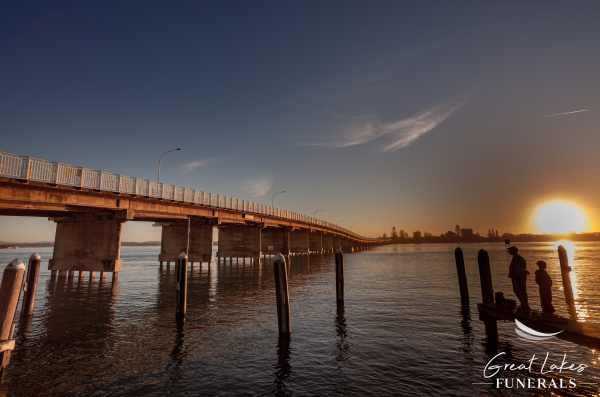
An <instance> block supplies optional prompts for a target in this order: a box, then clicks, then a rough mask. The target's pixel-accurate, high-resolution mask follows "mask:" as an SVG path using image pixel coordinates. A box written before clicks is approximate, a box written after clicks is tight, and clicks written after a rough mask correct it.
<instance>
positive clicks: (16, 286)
mask: <svg viewBox="0 0 600 397" xmlns="http://www.w3.org/2000/svg"><path fill="white" fill-rule="evenodd" d="M24 274H25V265H23V264H22V263H21V262H20V261H19V260H18V259H15V260H14V261H12V262H11V263H9V264H8V265H6V267H5V268H4V273H3V275H2V284H1V285H0V349H2V351H1V352H0V371H1V372H2V373H4V367H6V366H7V365H8V362H9V361H10V352H11V351H12V350H13V349H14V347H15V345H14V341H10V340H11V339H12V337H13V331H14V328H15V323H14V320H15V314H16V312H17V305H18V304H19V297H20V295H21V285H22V284H23V276H24Z"/></svg>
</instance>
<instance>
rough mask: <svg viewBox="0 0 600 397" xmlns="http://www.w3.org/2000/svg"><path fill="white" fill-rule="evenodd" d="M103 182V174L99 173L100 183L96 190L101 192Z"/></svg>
mask: <svg viewBox="0 0 600 397" xmlns="http://www.w3.org/2000/svg"><path fill="white" fill-rule="evenodd" d="M103 181H104V172H103V171H100V183H99V185H100V186H98V190H102V182H103Z"/></svg>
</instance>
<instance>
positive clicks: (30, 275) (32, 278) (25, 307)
mask: <svg viewBox="0 0 600 397" xmlns="http://www.w3.org/2000/svg"><path fill="white" fill-rule="evenodd" d="M41 259H42V258H41V257H40V255H39V254H38V253H37V252H36V253H35V254H33V255H31V256H30V257H29V264H28V265H27V278H26V279H25V285H24V287H23V290H24V291H25V295H24V296H23V304H22V308H21V317H29V316H31V315H32V314H33V308H34V306H35V292H36V290H37V282H38V275H39V273H40V262H41Z"/></svg>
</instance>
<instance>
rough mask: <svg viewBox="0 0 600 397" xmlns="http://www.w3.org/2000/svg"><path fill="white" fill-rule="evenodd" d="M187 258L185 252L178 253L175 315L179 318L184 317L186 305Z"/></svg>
mask: <svg viewBox="0 0 600 397" xmlns="http://www.w3.org/2000/svg"><path fill="white" fill-rule="evenodd" d="M187 260H188V257H187V255H186V254H185V252H182V253H181V254H179V258H177V268H176V270H177V272H176V275H177V276H176V277H177V308H176V311H175V316H176V317H177V318H179V319H183V318H184V317H185V312H186V306H187Z"/></svg>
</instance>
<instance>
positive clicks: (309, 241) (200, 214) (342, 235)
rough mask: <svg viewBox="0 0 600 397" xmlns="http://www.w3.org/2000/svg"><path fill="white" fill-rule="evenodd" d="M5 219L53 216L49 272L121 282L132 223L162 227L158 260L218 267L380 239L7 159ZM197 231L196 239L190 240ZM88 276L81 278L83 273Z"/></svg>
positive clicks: (262, 208)
mask: <svg viewBox="0 0 600 397" xmlns="http://www.w3.org/2000/svg"><path fill="white" fill-rule="evenodd" d="M0 215H4V216H38V217H48V218H50V220H53V221H54V222H55V223H56V235H55V239H54V252H53V257H52V259H50V261H49V265H48V269H49V270H51V271H53V273H52V274H56V272H58V275H59V276H64V275H66V274H67V272H73V271H79V272H86V271H89V272H92V273H91V274H92V275H93V274H94V273H93V272H100V274H101V277H104V274H105V273H113V278H116V277H117V276H118V273H119V272H120V271H121V270H122V267H123V264H122V260H121V259H120V249H121V230H122V225H123V223H124V222H127V221H143V222H156V223H158V224H159V225H160V226H161V227H162V234H161V249H160V254H159V256H158V261H159V262H160V264H161V265H162V263H163V262H166V263H167V266H168V263H169V262H176V261H177V256H178V255H179V253H181V252H183V251H186V248H188V237H189V251H188V261H189V262H191V263H192V265H193V263H194V262H208V263H211V262H213V261H214V260H215V259H214V255H213V253H212V252H213V227H216V228H217V229H218V236H219V237H218V251H217V258H218V260H221V259H223V260H225V259H226V258H229V259H230V260H231V258H252V259H253V260H254V259H258V260H260V257H261V256H267V255H276V254H278V253H282V254H283V255H286V256H288V257H289V255H294V254H309V253H331V252H335V250H336V249H338V248H339V249H342V250H343V251H344V252H352V251H356V250H362V249H366V248H368V247H370V246H374V245H378V244H380V241H379V240H377V239H374V238H367V237H364V236H361V235H359V234H357V233H353V232H352V231H350V230H348V229H345V228H343V227H340V226H338V225H335V224H332V223H329V222H325V221H323V220H320V219H317V218H314V217H310V216H306V215H302V214H298V213H295V212H291V211H286V210H282V209H278V208H273V207H270V206H267V205H263V204H257V203H253V202H249V201H245V200H239V199H235V198H231V197H226V196H222V195H217V194H213V193H206V192H203V191H199V190H194V189H188V188H182V187H179V186H173V185H169V184H166V183H158V182H154V181H149V180H144V179H139V178H133V177H128V176H124V175H118V174H113V173H108V172H103V171H96V170H92V169H88V168H84V167H75V166H71V165H67V164H62V163H57V162H52V161H46V160H40V159H36V158H32V157H27V156H20V155H15V154H11V153H5V152H0ZM188 230H189V236H188ZM80 274H81V273H80Z"/></svg>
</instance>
